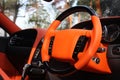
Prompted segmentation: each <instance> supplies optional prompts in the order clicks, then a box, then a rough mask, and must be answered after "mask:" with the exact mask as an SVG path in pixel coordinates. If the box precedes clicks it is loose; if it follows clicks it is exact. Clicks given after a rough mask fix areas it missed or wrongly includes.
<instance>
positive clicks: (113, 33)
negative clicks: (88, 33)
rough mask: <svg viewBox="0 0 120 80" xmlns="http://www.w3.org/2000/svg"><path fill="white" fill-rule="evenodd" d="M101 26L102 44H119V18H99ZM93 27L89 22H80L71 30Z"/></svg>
mask: <svg viewBox="0 0 120 80" xmlns="http://www.w3.org/2000/svg"><path fill="white" fill-rule="evenodd" d="M100 20H101V24H102V42H103V43H109V44H115V43H116V44H118V43H120V41H119V40H120V23H119V22H120V18H119V17H109V18H101V19H100ZM92 27H93V25H92V22H91V21H85V22H81V23H79V24H76V25H74V26H73V27H72V28H73V29H82V28H84V29H88V30H89V29H92Z"/></svg>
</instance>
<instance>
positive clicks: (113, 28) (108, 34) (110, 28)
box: [103, 24, 120, 42]
mask: <svg viewBox="0 0 120 80" xmlns="http://www.w3.org/2000/svg"><path fill="white" fill-rule="evenodd" d="M119 30H120V28H119V25H117V24H110V25H104V26H103V40H105V41H106V42H113V41H115V40H116V39H117V38H118V36H119V34H120V32H119Z"/></svg>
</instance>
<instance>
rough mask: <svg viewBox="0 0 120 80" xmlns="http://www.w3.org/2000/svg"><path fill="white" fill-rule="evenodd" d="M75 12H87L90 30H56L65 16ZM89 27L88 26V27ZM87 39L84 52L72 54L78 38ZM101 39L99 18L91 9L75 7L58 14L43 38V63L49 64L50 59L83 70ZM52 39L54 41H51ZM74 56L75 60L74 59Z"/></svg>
mask: <svg viewBox="0 0 120 80" xmlns="http://www.w3.org/2000/svg"><path fill="white" fill-rule="evenodd" d="M75 12H88V13H89V14H90V15H91V20H92V24H93V28H92V30H85V29H65V30H56V28H57V27H58V26H59V25H60V23H61V21H63V20H64V19H65V18H66V17H67V16H69V15H70V14H72V13H75ZM88 26H89V25H88ZM82 36H85V37H87V38H88V40H87V43H86V44H85V47H84V50H82V51H81V52H78V53H74V50H75V48H76V44H77V43H78V40H79V39H80V37H82ZM101 37H102V27H101V23H100V20H99V18H98V17H97V16H96V13H95V11H94V10H93V9H91V8H89V7H87V6H83V5H82V6H75V7H72V8H69V9H67V10H66V11H64V12H63V13H62V14H60V15H59V16H58V17H57V18H56V20H55V21H53V23H52V24H51V25H50V27H49V28H48V30H47V33H46V35H45V37H44V41H43V45H42V50H41V57H42V62H43V63H49V60H50V58H54V59H57V60H59V61H63V62H69V63H71V64H72V65H73V67H74V68H75V69H77V70H80V69H81V68H83V67H84V66H85V65H86V64H87V63H88V62H89V60H90V59H91V58H92V57H93V56H94V55H95V53H96V51H97V50H98V48H99V46H100V42H101ZM52 38H54V40H52V42H51V39H52ZM75 55H76V58H77V60H75V59H74V56H75Z"/></svg>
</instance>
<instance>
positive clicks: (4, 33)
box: [0, 27, 9, 37]
mask: <svg viewBox="0 0 120 80" xmlns="http://www.w3.org/2000/svg"><path fill="white" fill-rule="evenodd" d="M8 36H9V34H8V33H7V32H6V31H5V30H4V29H2V28H1V27H0V37H8Z"/></svg>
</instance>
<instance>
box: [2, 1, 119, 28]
mask: <svg viewBox="0 0 120 80" xmlns="http://www.w3.org/2000/svg"><path fill="white" fill-rule="evenodd" d="M78 5H86V6H89V7H91V8H93V9H94V10H95V11H96V13H97V14H98V16H99V17H100V18H101V17H109V16H119V15H120V6H119V5H120V0H0V6H1V8H2V9H1V11H2V12H3V13H4V14H5V15H6V16H8V17H9V18H10V19H11V20H12V21H13V22H15V23H16V24H17V25H18V26H20V27H21V28H22V29H24V28H31V27H32V28H36V27H40V28H48V27H49V25H50V24H51V23H52V21H53V20H55V19H56V17H57V16H58V15H59V14H60V13H62V12H63V11H64V10H66V9H68V8H70V7H73V6H78ZM88 19H89V16H88V15H86V14H85V13H81V14H79V13H76V14H74V15H72V16H70V17H68V19H66V20H65V21H64V22H63V23H62V25H61V26H62V27H61V28H69V27H71V26H72V25H74V24H76V23H78V22H81V21H84V20H88ZM66 25H68V26H66Z"/></svg>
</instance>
